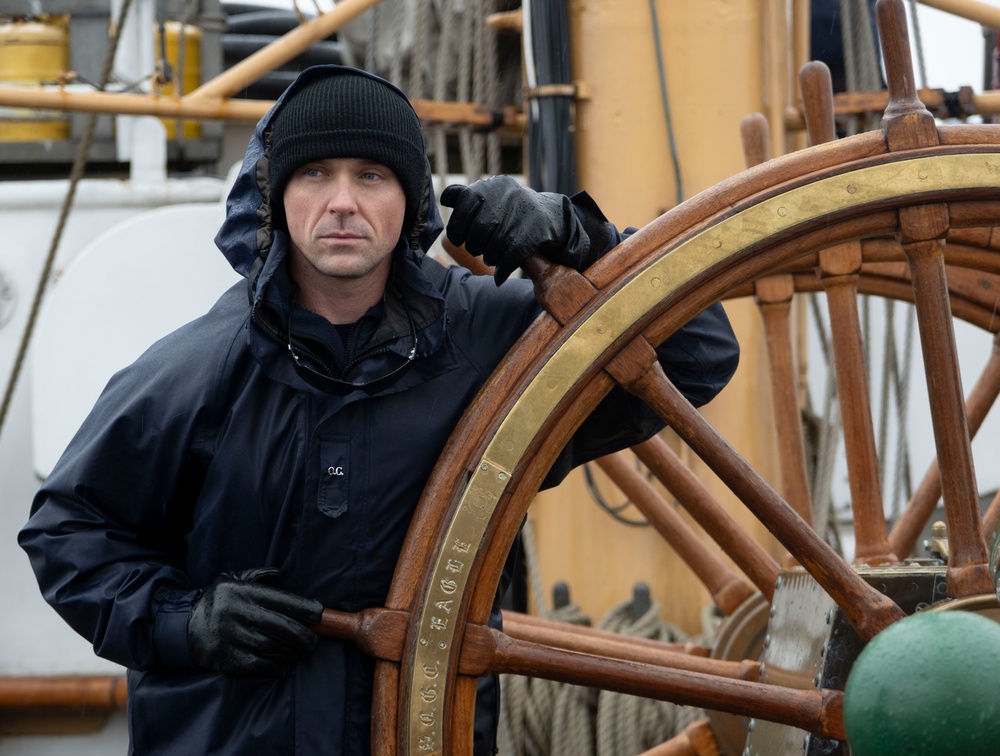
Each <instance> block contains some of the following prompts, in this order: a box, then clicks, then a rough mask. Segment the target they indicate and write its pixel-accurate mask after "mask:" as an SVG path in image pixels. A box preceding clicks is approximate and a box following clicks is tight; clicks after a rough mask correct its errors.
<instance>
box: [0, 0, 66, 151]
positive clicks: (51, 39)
mask: <svg viewBox="0 0 1000 756" xmlns="http://www.w3.org/2000/svg"><path fill="white" fill-rule="evenodd" d="M68 26H69V18H68V17H67V16H65V15H48V14H45V15H41V16H36V17H32V18H30V19H9V20H4V21H0V86H8V87H40V86H55V83H56V82H57V81H58V80H59V77H60V76H61V75H62V74H63V73H65V72H66V70H67V69H68V68H69V32H68ZM68 138H69V115H68V114H66V113H62V112H60V111H53V110H36V109H31V108H4V107H0V142H38V141H48V140H58V139H68Z"/></svg>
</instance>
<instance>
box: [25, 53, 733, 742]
mask: <svg viewBox="0 0 1000 756" xmlns="http://www.w3.org/2000/svg"><path fill="white" fill-rule="evenodd" d="M430 176H431V174H430V167H429V164H428V162H427V159H426V157H425V156H424V147H423V138H422V134H421V130H420V124H419V121H418V119H417V118H416V115H415V114H414V112H413V109H412V108H411V106H410V104H409V103H408V101H407V100H406V98H405V97H404V96H403V95H402V93H401V92H399V91H398V90H397V89H395V88H394V87H392V86H391V85H389V84H388V83H386V82H383V81H382V80H380V79H377V78H376V77H374V76H370V75H368V74H365V73H363V72H360V71H356V70H354V69H349V68H343V67H339V66H324V67H318V68H314V69H310V70H308V71H306V72H304V73H303V74H302V75H301V76H300V77H299V78H298V79H297V81H296V82H295V83H294V84H293V85H292V86H291V87H289V89H288V91H287V92H286V93H285V95H284V96H283V97H282V98H281V100H279V101H278V103H276V104H275V107H274V108H273V109H272V110H271V111H270V112H269V113H268V114H267V115H266V116H265V117H264V118H263V119H262V120H261V122H260V123H259V124H258V126H257V129H256V131H255V134H254V137H253V138H252V140H251V142H250V145H249V147H248V150H247V155H246V158H245V160H244V163H243V168H242V171H241V173H240V175H239V177H238V179H237V181H236V183H235V185H234V187H233V190H232V192H231V194H230V197H229V202H228V206H227V218H226V221H225V223H224V224H223V226H222V228H221V230H220V231H219V234H218V236H217V237H216V243H217V244H218V246H219V247H220V249H221V250H222V252H223V254H225V255H226V257H227V258H228V259H229V261H230V262H231V263H232V265H233V266H234V268H236V270H238V271H239V272H240V273H242V274H243V275H244V276H245V277H246V279H247V280H246V284H245V285H240V286H237V287H234V288H233V289H232V290H230V291H229V292H227V293H226V294H224V295H223V296H222V297H221V299H220V300H219V301H218V303H217V304H216V305H215V306H214V308H213V309H212V310H211V311H210V312H209V313H207V314H206V315H205V316H203V317H201V318H200V319H198V320H196V321H194V322H192V323H190V324H188V325H187V326H184V327H183V328H181V329H179V330H178V331H177V332H175V333H174V334H171V335H170V336H167V337H166V338H165V339H163V340H161V341H160V342H158V343H157V344H155V345H154V346H153V347H151V348H150V350H149V351H148V352H147V353H146V354H144V355H143V356H142V357H140V358H139V360H137V361H136V362H135V363H134V364H133V365H132V366H130V367H128V368H126V369H125V370H123V371H121V372H120V373H118V374H117V375H116V376H114V378H112V380H111V382H110V383H109V385H108V387H107V388H106V389H105V391H104V393H103V394H102V396H101V398H100V399H99V400H98V402H97V404H96V406H95V407H94V409H93V411H92V413H91V415H90V416H89V417H88V419H87V420H86V422H85V423H84V425H83V427H82V428H81V429H80V431H79V433H78V434H77V435H76V437H75V438H74V440H73V441H72V442H71V443H70V445H69V447H68V448H67V450H66V452H65V453H64V455H63V457H62V459H61V460H60V462H59V463H58V465H57V466H56V468H55V470H54V471H53V472H52V475H51V476H50V477H49V478H48V480H46V482H45V484H44V485H43V486H42V488H41V490H40V491H39V493H38V495H37V497H36V499H35V501H34V504H33V506H32V514H31V518H30V520H29V522H28V524H27V525H26V526H25V528H24V529H23V531H22V533H21V535H20V543H21V545H22V546H23V547H24V548H25V550H26V551H27V552H28V554H29V556H30V558H31V561H32V565H33V567H34V569H35V572H36V574H37V576H38V580H39V583H40V585H41V587H42V591H43V593H44V595H45V598H46V599H47V600H48V601H49V602H50V603H51V604H52V605H53V606H54V607H55V608H56V610H57V611H58V612H59V613H60V614H61V615H62V617H63V618H64V619H65V620H66V621H67V622H68V623H69V624H70V625H72V626H73V627H74V628H75V629H76V630H77V631H78V632H79V633H81V634H82V635H83V636H84V637H86V638H88V639H89V640H90V641H91V642H92V644H93V646H94V650H95V651H96V653H98V654H99V655H101V656H103V657H106V658H108V659H112V660H114V661H116V662H119V663H121V664H123V665H125V666H127V667H128V668H129V673H128V682H129V699H128V701H129V707H128V719H129V727H130V737H131V749H132V752H134V753H137V754H143V755H145V754H158V753H171V754H179V753H184V754H206V753H225V754H249V753H255V754H257V753H259V754H268V755H269V756H270V755H272V754H292V753H294V754H363V753H367V752H368V750H369V748H370V740H369V731H370V704H371V701H370V697H371V673H372V668H373V661H372V660H371V659H369V658H366V657H364V656H363V655H362V654H361V653H360V652H359V651H357V649H356V648H355V647H354V646H353V645H351V644H348V643H341V642H336V641H332V640H328V639H324V640H318V639H317V637H316V635H315V634H314V633H313V631H312V630H311V629H310V626H312V625H314V624H316V623H317V622H318V621H319V618H320V612H321V609H322V607H324V606H326V607H330V608H334V609H338V610H343V611H348V612H355V611H359V610H362V609H365V608H368V607H373V606H381V605H383V603H384V599H385V596H386V593H387V590H388V586H389V581H390V579H391V576H392V572H393V568H394V566H395V562H396V559H397V556H398V554H399V550H400V546H401V544H402V540H403V537H404V534H405V532H406V529H407V527H408V525H409V522H410V518H411V515H412V513H413V510H414V507H415V505H416V503H417V501H418V499H419V496H420V493H421V490H422V488H423V485H424V483H425V481H426V479H427V477H428V476H429V474H430V471H431V468H432V466H433V464H434V462H435V460H436V458H437V456H438V455H439V453H440V451H441V449H442V448H443V446H444V444H445V441H446V440H447V438H448V435H449V434H450V432H451V430H452V428H453V427H454V426H455V424H456V423H457V422H458V420H459V418H460V416H461V414H462V411H463V410H464V409H465V407H466V406H467V405H468V403H469V402H470V401H471V399H472V398H473V396H474V395H475V393H476V391H477V390H478V389H479V387H480V386H481V385H482V384H483V382H484V381H485V380H486V378H487V376H488V375H489V374H490V372H491V371H492V370H493V368H494V367H495V366H496V365H497V364H498V363H499V361H500V360H501V359H502V358H503V356H504V354H505V353H506V351H507V350H508V349H509V347H510V346H511V345H512V344H513V343H514V342H515V340H516V339H517V338H518V336H520V334H521V333H522V332H523V331H524V329H525V328H526V327H527V326H528V324H529V323H530V322H531V321H532V320H533V319H534V317H535V316H536V315H537V313H538V307H537V305H536V304H535V302H534V299H533V296H532V290H531V285H530V282H528V281H523V280H511V281H508V282H506V283H503V282H504V281H505V279H506V277H507V276H508V275H509V274H510V273H511V272H512V271H513V270H514V269H515V268H516V267H517V265H518V263H519V262H520V261H521V260H522V259H523V258H524V257H525V256H526V255H528V254H532V253H536V252H537V253H541V254H544V255H546V256H548V257H549V258H550V259H552V260H554V261H556V262H560V263H563V264H569V265H573V266H575V267H577V268H583V267H585V266H586V265H587V264H589V263H590V262H592V261H593V260H594V259H596V258H597V257H599V256H600V255H601V254H602V253H603V252H605V251H606V250H607V249H609V248H611V247H612V246H613V245H614V244H615V243H617V242H618V241H619V239H620V234H619V233H618V232H617V230H616V229H615V228H614V227H613V226H612V225H611V224H610V223H608V222H607V221H606V220H605V219H604V217H603V215H601V213H600V211H599V210H598V209H597V207H596V206H595V205H594V204H593V202H592V201H591V200H590V199H589V198H588V197H587V196H586V195H580V196H578V197H577V198H574V201H573V202H571V201H570V200H569V199H568V198H566V197H562V196H558V195H545V194H537V193H535V192H532V191H531V190H528V189H524V188H523V187H520V186H519V185H517V184H516V183H515V182H513V181H512V180H510V179H507V178H502V177H498V178H494V179H487V180H485V181H483V182H477V184H474V185H473V186H472V187H452V188H449V189H448V190H447V191H446V192H445V194H444V196H443V201H444V202H447V203H449V204H452V205H454V206H455V210H454V213H453V215H452V219H451V222H450V225H449V229H450V231H449V233H451V234H453V235H454V236H456V237H458V238H455V239H454V241H456V242H466V243H467V245H468V248H469V249H470V251H472V252H474V253H481V254H484V256H485V259H486V261H487V262H489V263H491V264H493V265H494V266H495V267H496V271H497V273H496V277H495V282H496V284H499V283H503V286H497V285H495V283H494V281H491V280H490V279H489V278H486V277H477V276H473V275H471V274H469V273H468V271H463V270H460V269H458V268H448V269H446V268H445V267H443V266H442V265H440V264H439V263H437V262H435V261H433V260H432V259H430V258H429V257H426V256H425V254H424V253H425V251H426V250H427V249H428V247H429V245H430V244H431V242H432V241H433V240H434V238H435V237H436V236H437V235H438V233H440V231H441V221H440V216H439V215H438V211H437V207H436V205H435V203H434V201H433V195H432V193H431V185H430ZM660 352H661V355H662V359H663V361H664V363H665V364H666V365H667V368H668V371H669V372H670V375H671V377H672V378H673V379H674V380H675V381H676V382H677V384H678V386H679V387H680V388H681V389H682V390H683V391H685V392H686V393H687V395H688V396H689V397H690V398H691V399H692V400H693V401H695V402H697V403H703V402H705V401H708V399H710V398H711V397H712V396H714V394H715V393H716V392H717V391H718V390H720V389H721V388H722V386H723V385H725V383H726V382H727V381H728V379H729V377H730V376H731V374H732V372H733V370H735V367H736V362H737V355H738V347H737V345H736V342H735V340H734V338H733V335H732V331H731V329H730V327H729V324H728V321H727V320H726V318H725V315H724V313H723V312H722V310H721V308H720V307H718V306H715V307H713V308H711V309H710V310H707V311H706V312H705V313H703V314H702V315H700V316H698V317H697V318H695V319H694V320H693V321H692V322H691V324H689V325H688V326H686V327H685V328H684V329H683V330H682V331H681V332H679V333H678V334H677V335H675V336H674V337H672V338H671V339H670V340H669V341H668V342H667V344H666V345H664V346H663V347H661V350H660ZM587 425H588V431H587V432H586V433H580V434H578V438H574V440H573V442H572V443H571V444H570V445H568V447H567V451H566V452H565V453H564V455H563V456H564V459H562V460H560V463H559V466H558V471H557V472H556V473H554V475H553V481H551V482H555V478H557V477H558V476H559V475H561V474H563V473H564V471H565V470H568V469H569V467H571V466H572V465H574V464H580V463H582V462H584V461H586V460H587V459H591V458H593V457H596V456H599V455H602V454H606V453H609V452H611V451H613V450H615V449H617V448H620V447H621V446H623V445H627V444H630V443H635V442H637V441H639V440H641V439H644V438H646V437H648V436H649V435H651V434H652V433H654V432H656V430H657V429H658V428H659V427H660V426H661V423H660V422H659V421H658V420H657V419H656V418H654V417H653V416H652V414H651V413H650V411H649V410H648V409H647V408H645V407H643V406H642V405H641V403H640V402H638V401H636V400H635V399H633V398H631V397H629V396H628V395H627V394H625V392H624V391H620V390H619V391H615V392H612V394H611V395H609V397H608V400H607V401H606V402H605V403H604V404H602V405H601V407H599V408H598V409H597V410H595V413H594V415H593V416H592V417H591V418H590V419H589V420H588V423H587ZM496 706H497V698H496V686H495V684H494V683H493V681H490V680H487V681H484V683H483V685H482V686H481V694H480V698H479V701H478V703H477V712H478V713H479V714H480V716H478V717H477V722H478V724H477V752H482V753H490V752H492V751H493V749H494V742H495V711H496Z"/></svg>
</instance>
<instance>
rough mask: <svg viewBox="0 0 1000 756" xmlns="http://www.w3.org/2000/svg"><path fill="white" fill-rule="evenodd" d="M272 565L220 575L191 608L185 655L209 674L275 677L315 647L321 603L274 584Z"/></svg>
mask: <svg viewBox="0 0 1000 756" xmlns="http://www.w3.org/2000/svg"><path fill="white" fill-rule="evenodd" d="M277 576H278V571H277V570H274V569H267V568H264V569H257V570H245V571H244V572H237V573H235V574H231V573H223V574H222V575H220V576H219V577H218V578H216V580H215V582H214V583H212V584H211V585H210V586H208V588H206V589H205V590H204V591H201V592H200V593H199V594H198V596H197V597H196V598H195V601H194V604H193V605H192V606H191V617H190V618H189V619H188V627H187V639H188V650H189V651H190V652H191V658H192V659H194V661H195V662H196V663H197V664H199V665H200V666H202V667H204V668H205V669H210V670H213V671H215V672H222V673H224V674H230V675H259V676H269V677H280V676H282V675H284V674H287V672H288V668H289V666H290V665H291V664H293V663H294V662H296V661H298V660H299V659H301V658H303V657H304V656H305V655H306V654H308V653H309V652H310V651H312V650H313V649H314V648H315V647H316V643H317V641H318V640H319V638H318V637H317V636H316V634H315V633H314V632H313V631H312V630H310V629H309V628H308V626H309V625H315V624H317V623H319V621H320V618H321V616H322V614H323V605H322V604H320V603H319V602H318V601H315V600H313V599H308V598H303V597H302V596H297V595H295V594H294V593H289V592H288V591H283V590H281V589H280V588H275V587H273V586H272V585H269V583H273V582H274V579H275V578H276V577H277Z"/></svg>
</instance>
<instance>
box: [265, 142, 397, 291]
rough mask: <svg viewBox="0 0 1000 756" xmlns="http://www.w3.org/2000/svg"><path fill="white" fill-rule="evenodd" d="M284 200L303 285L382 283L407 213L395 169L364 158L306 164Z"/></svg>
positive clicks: (294, 265) (294, 261) (295, 274)
mask: <svg viewBox="0 0 1000 756" xmlns="http://www.w3.org/2000/svg"><path fill="white" fill-rule="evenodd" d="M284 203H285V218H286V220H287V223H288V234H289V236H290V237H291V240H292V244H291V266H292V276H293V277H294V278H295V280H296V281H297V283H298V284H299V286H302V287H307V286H311V287H313V288H319V289H322V288H323V287H324V284H325V283H330V280H329V279H337V280H338V282H339V283H348V282H351V281H358V282H363V283H368V284H370V283H372V279H374V278H382V280H383V282H384V279H385V277H386V276H387V275H388V272H389V267H390V264H391V256H392V250H393V249H394V248H395V247H396V243H397V242H398V241H399V235H400V232H401V231H402V228H403V216H404V214H405V212H406V196H405V195H404V194H403V187H402V186H401V185H400V183H399V180H398V179H397V178H396V174H394V173H393V172H392V171H391V170H389V169H388V168H386V167H385V166H384V165H380V164H379V163H373V162H372V161H370V160H363V159H360V158H328V159H326V160H318V161H315V162H311V163H306V164H305V165H303V166H300V167H299V168H298V169H297V170H296V171H295V172H294V173H293V174H292V177H291V178H290V179H289V180H288V184H287V185H286V187H285V194H284Z"/></svg>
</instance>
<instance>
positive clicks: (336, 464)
mask: <svg viewBox="0 0 1000 756" xmlns="http://www.w3.org/2000/svg"><path fill="white" fill-rule="evenodd" d="M319 462H320V471H319V502H318V506H319V511H320V512H322V513H323V514H325V515H326V516H327V517H340V516H341V515H342V514H344V512H346V511H347V502H348V501H349V498H350V493H351V490H350V489H351V486H350V480H351V476H350V468H351V465H350V462H351V447H350V442H349V439H348V438H347V437H346V436H332V437H329V436H328V437H326V438H321V439H320V442H319Z"/></svg>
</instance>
